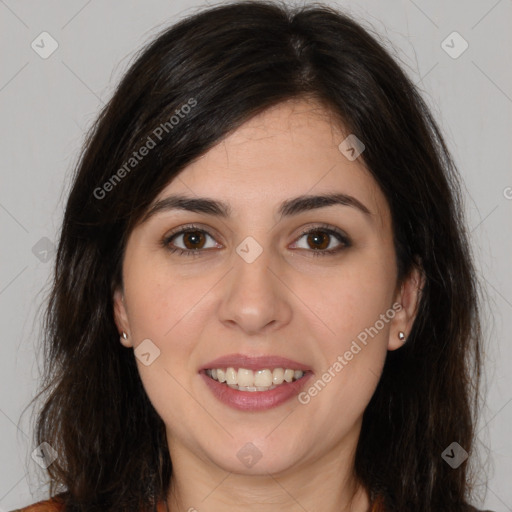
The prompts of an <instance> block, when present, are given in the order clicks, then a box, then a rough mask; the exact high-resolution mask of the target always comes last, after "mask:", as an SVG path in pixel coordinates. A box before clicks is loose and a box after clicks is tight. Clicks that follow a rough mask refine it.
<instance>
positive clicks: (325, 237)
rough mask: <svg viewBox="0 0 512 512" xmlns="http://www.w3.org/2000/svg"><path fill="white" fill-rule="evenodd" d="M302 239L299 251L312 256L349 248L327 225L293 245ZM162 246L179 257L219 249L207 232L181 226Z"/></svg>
mask: <svg viewBox="0 0 512 512" xmlns="http://www.w3.org/2000/svg"><path fill="white" fill-rule="evenodd" d="M208 238H210V239H211V240H213V241H214V243H213V245H210V247H208V246H207V245H206V241H207V239H208ZM302 238H305V241H306V247H299V249H306V250H308V249H309V252H311V253H312V254H313V256H329V255H334V254H337V253H338V252H340V251H342V250H343V249H345V248H347V247H350V246H351V242H350V240H349V238H348V237H347V236H346V235H345V234H344V233H343V232H341V231H338V230H337V229H335V228H332V227H330V226H329V225H319V226H315V227H313V228H309V229H306V230H304V231H303V232H302V233H301V234H300V236H299V238H298V239H297V240H296V241H295V242H294V243H295V244H297V241H298V240H300V239H302ZM336 240H337V241H338V244H337V245H336V243H335V242H336ZM333 242H334V247H333ZM162 245H163V247H164V248H166V249H167V250H168V251H170V252H171V253H177V254H178V255H180V256H200V255H201V254H202V253H204V252H205V251H204V250H203V249H213V248H219V247H220V244H217V243H216V242H215V239H214V238H213V236H212V235H210V233H209V232H208V231H206V230H204V229H202V228H201V227H199V226H196V225H187V226H182V227H181V228H180V229H179V230H178V231H174V232H172V233H170V234H168V235H167V236H166V237H165V238H164V239H163V240H162Z"/></svg>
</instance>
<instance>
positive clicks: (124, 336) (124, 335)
mask: <svg viewBox="0 0 512 512" xmlns="http://www.w3.org/2000/svg"><path fill="white" fill-rule="evenodd" d="M121 336H122V337H123V339H124V340H127V339H128V334H126V333H125V332H124V331H123V334H122V335H121Z"/></svg>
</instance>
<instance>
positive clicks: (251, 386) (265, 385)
mask: <svg viewBox="0 0 512 512" xmlns="http://www.w3.org/2000/svg"><path fill="white" fill-rule="evenodd" d="M206 374H207V375H208V376H209V377H211V378H212V379H214V380H217V381H218V382H225V383H226V384H227V385H228V386H229V387H230V388H233V389H238V390H240V391H268V390H270V389H274V388H275V387H276V386H279V385H280V384H282V383H283V382H292V381H293V380H299V379H300V378H302V376H303V375H304V372H303V371H302V370H292V369H290V368H286V369H284V368H274V369H273V370H271V369H268V368H264V369H262V370H256V371H252V370H249V369H247V368H238V370H237V369H235V368H233V367H229V368H226V369H224V368H212V369H208V370H206Z"/></svg>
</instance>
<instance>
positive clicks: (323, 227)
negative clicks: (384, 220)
mask: <svg viewBox="0 0 512 512" xmlns="http://www.w3.org/2000/svg"><path fill="white" fill-rule="evenodd" d="M193 231H199V232H200V233H205V234H207V235H208V236H209V237H211V238H213V236H212V235H211V234H210V233H209V232H208V231H206V230H205V229H202V228H201V227H200V226H198V225H196V224H188V225H186V226H182V227H181V228H180V229H179V231H174V232H172V233H170V234H169V235H167V236H166V237H164V239H163V240H162V242H161V244H162V246H163V247H164V248H165V249H167V250H168V251H170V252H171V253H172V254H175V253H177V254H178V255H179V256H193V257H195V256H200V255H201V254H202V253H203V252H205V250H208V249H205V250H202V249H187V250H185V249H181V248H180V247H171V246H170V243H171V240H172V239H173V238H175V237H176V236H178V235H183V234H186V233H189V232H193ZM317 232H321V233H327V234H328V235H331V236H334V237H335V238H337V239H338V241H339V242H341V243H342V245H341V246H340V247H338V248H336V249H329V250H320V249H319V250H315V249H311V250H310V252H312V254H313V256H333V255H335V254H337V253H338V252H340V251H342V250H344V249H346V248H347V247H350V246H351V245H352V244H351V242H350V240H349V238H348V237H347V236H346V235H345V234H344V233H342V232H341V231H338V230H336V229H333V228H332V227H330V226H329V225H328V224H320V225H318V226H314V227H313V228H308V229H305V230H304V231H302V232H301V233H300V234H299V236H298V237H297V238H296V239H295V241H298V240H300V239H301V238H302V237H303V236H304V235H308V234H310V233H317Z"/></svg>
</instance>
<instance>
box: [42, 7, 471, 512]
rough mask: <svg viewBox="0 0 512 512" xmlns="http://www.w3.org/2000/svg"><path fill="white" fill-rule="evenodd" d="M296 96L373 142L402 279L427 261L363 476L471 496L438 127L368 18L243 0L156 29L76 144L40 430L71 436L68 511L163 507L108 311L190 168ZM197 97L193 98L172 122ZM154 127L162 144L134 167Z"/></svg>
mask: <svg viewBox="0 0 512 512" xmlns="http://www.w3.org/2000/svg"><path fill="white" fill-rule="evenodd" d="M292 98H312V99H316V100H317V101H319V102H320V103H321V104H322V105H325V108H326V109H328V110H329V112H332V113H333V114H334V116H335V117H336V119H338V120H339V122H340V123H341V124H342V126H343V127H345V129H346V130H347V131H348V133H353V134H355V135H356V136H357V137H358V138H359V139H360V140H362V141H363V142H364V144H365V146H366V149H365V151H364V153H363V154H362V155H361V157H360V158H362V159H363V161H364V163H365V165H366V166H367V167H368V169H369V170H370V172H371V173H372V175H373V177H374V178H375V180H376V181H377V183H378V184H379V185H380V187H381V189H382V191H383V193H384V194H385V196H386V198H387V201H388V203H389V206H390V209H391V214H392V220H393V233H394V243H395V248H396V255H397V264H398V268H399V280H401V279H403V278H404V277H405V276H406V275H407V273H408V272H409V271H410V270H411V269H412V268H413V266H414V265H418V264H420V265H421V270H422V272H423V273H424V275H425V279H426V280H425V286H424V288H423V290H422V295H421V302H420V305H419V311H418V316H417V318H416V321H415V323H414V326H413V329H412V332H411V333H410V334H409V336H408V341H407V343H406V344H405V345H404V346H403V347H402V348H400V349H399V350H396V351H393V352H388V355H387V359H386V363H385V367H384V370H383V374H382V377H381V379H380V382H379V384H378V387H377V389H376V391H375V394H374V396H373V397H372V399H371V401H370V403H369V405H368V407H367V409H366V411H365V414H364V418H363V424H362V431H361V436H360V440H359V443H358V447H357V454H356V467H355V471H356V474H357V477H358V478H359V479H360V481H361V482H362V483H363V484H364V486H365V487H366V488H367V489H368V490H371V492H372V493H373V492H378V493H380V494H382V495H383V496H384V499H385V503H386V507H387V510H389V511H397V512H407V511H411V512H412V511H414V512H427V511H428V512H431V511H432V510H435V511H436V512H442V511H448V510H449V511H450V512H457V511H462V510H463V509H464V508H463V504H464V502H465V501H467V500H468V499H469V498H470V491H471V485H470V482H471V478H470V477H471V475H470V474H469V466H468V463H467V462H466V463H464V464H462V465H461V466H460V467H459V468H458V469H456V470H455V469H452V468H451V467H450V466H449V465H448V464H447V463H446V462H445V461H444V460H443V458H442V457H441V453H442V452H443V450H444V449H445V448H446V447H448V446H449V445H450V444H451V443H452V442H454V441H456V442H457V443H459V444H460V445H461V446H462V447H463V448H464V449H465V450H466V451H467V452H469V453H470V454H472V452H473V445H474V443H473V438H474V435H475V432H474V428H475V417H476V413H477V410H478V405H479V400H478V399H479V380H480V357H481V355H480V352H481V348H480V343H481V341H480V340H481V330H480V323H479V310H478V309H479V308H478V290H479V288H478V283H477V280H476V276H475V270H474V268H473V263H472V256H471V253H470V249H469V244H468V237H467V233H466V230H465V229H466V228H465V221H464V218H463V214H462V212H463V204H462V198H461V191H460V183H459V178H458V174H457V171H456V168H455V165H454V163H453V161H452V158H451V157H450V154H449V151H448V150H447V147H446V145H445V142H444V141H443V138H442V135H441V134H440V131H439V129H438V127H437V125H436V122H435V121H434V119H433V118H432V115H431V113H430V112H429V109H428V108H427V106H426V104H425V102H424V101H423V99H422V98H421V96H420V94H419V93H418V91H417V90H416V88H415V86H414V85H413V84H412V82H411V81H410V79H408V78H407V76H406V74H405V73H404V72H403V71H402V70H401V69H400V67H399V66H398V65H397V63H396V62H395V61H394V60H393V58H392V57H391V56H390V54H389V53H388V51H387V50H385V49H384V46H383V45H382V44H381V43H379V42H378V39H377V38H376V37H375V36H373V35H371V34H370V32H369V31H368V30H366V29H363V28H362V26H361V25H360V24H359V23H357V22H355V21H354V20H353V19H351V18H350V17H348V16H347V15H345V14H343V13H340V12H338V11H337V10H334V9H332V8H329V7H326V6H322V5H318V4H310V5H307V6H305V7H295V8H292V7H287V6H286V5H282V4H278V3H276V2H257V1H243V2H237V3H232V4H227V5H226V4H224V5H221V6H216V7H214V8H208V9H206V10H203V11H201V12H199V13H197V14H195V15H193V16H191V17H189V18H187V19H184V20H183V21H180V22H179V23H177V24H176V25H174V26H172V27H171V28H169V29H166V30H165V31H164V32H163V33H161V34H160V35H159V36H158V37H157V38H155V40H154V41H152V42H151V43H150V44H149V45H147V46H146V47H145V48H144V49H143V51H142V52H141V53H140V54H139V55H138V57H137V58H136V60H135V62H134V63H133V64H132V66H131V67H130V69H129V70H128V71H127V73H126V74H125V76H124V78H123V79H122V81H121V83H120V84H119V86H118V87H117V90H116V91H115V94H114V95H113V97H112V99H111V100H110V101H109V103H108V104H107V105H106V106H105V107H104V109H103V110H102V112H101V113H100V115H99V118H98V119H97V121H96V123H95V125H94V126H93V127H92V129H91V131H90V133H89V135H88V137H87V140H86V144H85V146H84V149H83V152H82V153H81V156H80V161H79V163H78V165H77V169H76V173H75V176H74V180H73V184H72V188H71V191H70V194H69V199H68V202H67V205H66V209H65V215H64V220H63V225H62V231H61V237H60V241H59V247H58V254H57V258H56V264H55V276H54V281H53V288H52V291H51V296H50V299H49V303H48V309H47V314H46V317H45V333H46V336H45V345H44V349H45V353H44V359H45V362H46V363H45V374H44V379H43V385H42V388H41V391H40V394H39V396H42V395H44V396H45V402H44V404H43V406H42V408H41V411H40V412H39V416H38V421H37V429H36V435H37V444H40V443H42V442H48V443H50V444H51V445H52V446H53V447H54V448H55V449H56V450H57V451H58V453H59V458H58V459H57V460H55V462H54V463H53V464H51V465H50V466H49V468H48V474H49V476H50V479H51V487H50V494H51V495H53V494H54V493H55V492H56V491H60V492H61V493H62V494H61V496H62V497H63V499H64V500H65V502H66V504H67V507H68V508H67V509H66V510H67V511H69V512H75V511H76V512H78V511H81V512H82V511H88V512H89V511H93V510H101V511H103V512H106V511H116V512H117V511H121V510H123V511H125V510H126V511H135V510H137V511H139V510H151V507H153V506H154V503H155V501H156V500H158V499H163V498H165V497H166V495H167V493H168V491H169V485H170V481H171V478H172V464H171V460H170V456H169V451H168V446H167V441H166V436H165V430H164V424H163V421H162V420H161V418H160V417H159V416H158V414H157V413H156V411H155V410H154V408H153V407H152V405H151V403H150V401H149V399H148V397H147V395H146V393H145V391H144V389H143V387H142V383H141V380H140V378H139V374H138V371H137V366H136V364H135V358H134V354H133V351H130V350H126V349H125V348H124V347H123V346H122V345H121V344H120V343H119V333H118V331H117V328H116V325H115V323H114V317H113V291H114V289H115V288H116V287H117V286H118V285H120V284H121V268H122V261H123V251H124V246H125V243H126V240H127V238H128V236H129V234H130V232H131V230H132V229H133V227H134V226H135V225H136V223H137V222H138V221H139V220H140V219H141V217H142V216H143V215H144V213H145V212H146V211H147V209H148V207H149V205H150V204H151V202H152V201H153V200H154V198H155V197H156V196H157V195H158V194H159V192H160V191H161V190H162V189H163V188H164V187H165V186H166V185H167V184H168V183H169V182H170V181H171V180H172V179H173V178H174V177H175V176H176V175H177V174H178V173H179V171H180V170H182V169H183V168H185V167H186V166H187V165H188V164H190V163H191V162H192V161H193V160H194V159H196V158H197V157H199V156H200V155H202V154H204V153H205V152H206V151H208V149H210V148H211V147H212V146H214V145H215V144H217V143H218V142H219V141H220V140H221V139H222V138H224V137H226V136H227V135H228V134H229V133H230V132H232V131H233V130H236V128H237V127H239V126H240V125H241V124H242V123H244V122H246V121H247V120H249V119H250V118H251V117H253V116H254V115H256V114H258V113H261V112H263V111H264V110H265V109H267V108H269V107H271V106H274V105H276V104H278V103H280V102H283V101H285V100H288V99H292ZM194 102H195V103H194ZM193 103H194V104H193ZM186 104H188V105H191V106H192V104H193V108H192V107H191V108H189V109H188V110H187V114H186V115H183V116H180V119H179V122H178V123H172V122H169V120H170V119H171V118H172V116H173V115H174V116H176V115H178V114H177V111H180V109H181V108H182V107H183V106H184V105H186ZM165 123H167V124H165ZM159 126H160V127H161V126H165V127H166V130H163V129H162V130H161V131H162V133H161V139H160V140H159V141H156V140H155V129H156V128H157V127H159ZM159 133H160V132H159ZM148 137H151V138H152V139H153V140H154V141H155V142H157V143H156V144H155V146H154V148H152V149H151V150H150V151H149V152H148V154H147V156H145V157H144V158H143V159H141V160H140V161H137V163H136V165H132V166H130V167H126V162H128V161H129V159H130V158H131V157H132V155H133V151H135V150H137V149H138V148H140V147H141V146H142V145H143V144H146V143H147V141H148ZM123 166H125V167H124V169H125V172H124V173H123V172H120V171H119V170H120V169H122V168H123ZM115 176H117V178H115ZM107 183H109V184H110V185H105V184H107ZM36 398H37V397H36Z"/></svg>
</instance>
